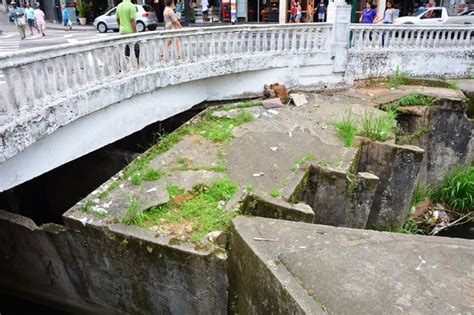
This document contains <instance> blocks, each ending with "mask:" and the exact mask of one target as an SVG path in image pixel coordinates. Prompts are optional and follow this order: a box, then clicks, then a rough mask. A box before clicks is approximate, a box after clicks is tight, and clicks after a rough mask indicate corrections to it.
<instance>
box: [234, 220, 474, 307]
mask: <svg viewBox="0 0 474 315" xmlns="http://www.w3.org/2000/svg"><path fill="white" fill-rule="evenodd" d="M233 229H234V233H235V235H234V238H233V243H232V247H231V253H230V267H231V269H232V271H231V273H232V276H231V292H232V294H234V295H235V296H237V297H238V298H237V299H236V301H234V303H235V305H237V306H238V309H239V312H241V313H252V312H253V311H255V310H259V309H261V305H262V304H266V305H268V301H272V302H273V303H274V304H272V305H271V306H269V309H270V310H272V311H273V313H285V314H289V313H304V312H306V313H323V312H327V313H329V314H471V313H472V312H473V311H474V297H473V296H472V293H473V292H474V291H473V290H474V285H473V284H474V267H473V264H472V262H473V261H474V241H471V240H462V239H449V238H439V237H429V236H413V235H403V234H396V233H387V232H376V231H367V230H355V229H347V228H335V227H330V226H322V225H315V224H306V223H299V222H298V223H297V222H289V221H282V220H273V219H264V218H258V217H253V218H251V217H243V216H241V217H237V218H235V219H234V220H233ZM239 257H248V261H251V258H252V259H257V260H258V261H259V262H260V264H261V265H260V266H258V268H254V269H252V268H250V266H248V265H247V264H246V263H245V262H243V261H242V260H241V259H239ZM246 279H252V283H253V285H252V286H249V284H248V283H246V282H245V280H246ZM281 286H283V287H284V292H282V291H281V290H280V287H281ZM260 290H261V291H262V292H261V291H260ZM278 297H285V299H281V300H280V299H279V298H278ZM288 305H298V307H296V306H295V307H294V308H288Z"/></svg>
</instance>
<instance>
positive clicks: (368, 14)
mask: <svg viewBox="0 0 474 315" xmlns="http://www.w3.org/2000/svg"><path fill="white" fill-rule="evenodd" d="M376 17H377V12H376V11H375V9H374V5H373V4H372V3H370V2H367V3H366V4H365V9H364V10H363V11H362V15H361V16H360V19H359V22H360V23H365V24H372V23H374V20H375V18H376Z"/></svg>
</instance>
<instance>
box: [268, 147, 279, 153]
mask: <svg viewBox="0 0 474 315" xmlns="http://www.w3.org/2000/svg"><path fill="white" fill-rule="evenodd" d="M270 150H272V151H273V152H276V151H278V147H270Z"/></svg>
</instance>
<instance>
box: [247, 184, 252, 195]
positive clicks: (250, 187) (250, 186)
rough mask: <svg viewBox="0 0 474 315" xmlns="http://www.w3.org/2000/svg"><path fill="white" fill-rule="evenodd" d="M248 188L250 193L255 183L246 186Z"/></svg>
mask: <svg viewBox="0 0 474 315" xmlns="http://www.w3.org/2000/svg"><path fill="white" fill-rule="evenodd" d="M246 190H247V192H248V193H251V192H253V185H251V184H248V185H247V187H246Z"/></svg>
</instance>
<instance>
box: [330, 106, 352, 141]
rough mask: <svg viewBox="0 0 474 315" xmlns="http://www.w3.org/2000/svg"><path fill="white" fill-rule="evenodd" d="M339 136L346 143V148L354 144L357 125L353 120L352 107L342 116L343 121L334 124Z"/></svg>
mask: <svg viewBox="0 0 474 315" xmlns="http://www.w3.org/2000/svg"><path fill="white" fill-rule="evenodd" d="M334 126H335V127H336V129H337V132H338V134H339V136H340V137H341V138H342V140H343V142H344V146H345V147H346V148H347V147H350V146H351V145H352V143H353V142H354V137H355V134H356V131H357V124H356V122H355V120H354V119H353V118H352V107H349V108H348V109H347V110H346V111H345V112H344V114H343V116H342V121H339V122H336V123H334Z"/></svg>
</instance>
